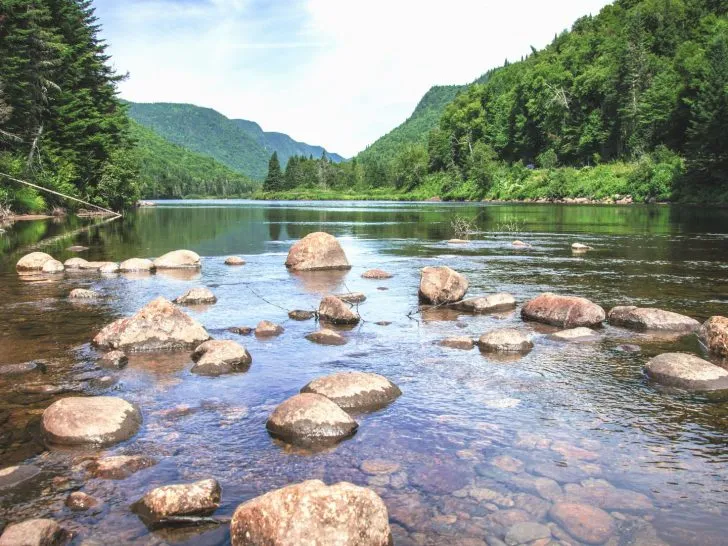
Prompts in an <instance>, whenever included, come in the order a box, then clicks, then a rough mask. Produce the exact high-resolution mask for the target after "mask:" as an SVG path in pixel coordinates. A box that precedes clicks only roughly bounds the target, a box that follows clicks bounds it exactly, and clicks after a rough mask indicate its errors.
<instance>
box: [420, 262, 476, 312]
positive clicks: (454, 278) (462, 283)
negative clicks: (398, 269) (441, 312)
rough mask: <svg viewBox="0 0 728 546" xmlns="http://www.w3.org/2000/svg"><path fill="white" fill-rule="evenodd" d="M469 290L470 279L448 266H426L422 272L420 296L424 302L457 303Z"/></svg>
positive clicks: (438, 303) (436, 303) (435, 303)
mask: <svg viewBox="0 0 728 546" xmlns="http://www.w3.org/2000/svg"><path fill="white" fill-rule="evenodd" d="M467 291H468V280H467V279H466V278H465V277H464V276H463V275H461V274H460V273H458V272H457V271H455V270H454V269H450V268H449V267H447V266H440V267H425V268H423V269H422V271H421V272H420V289H419V298H420V301H422V302H424V303H429V304H432V305H441V304H447V303H455V302H456V301H460V300H461V299H463V296H465V293H466V292H467Z"/></svg>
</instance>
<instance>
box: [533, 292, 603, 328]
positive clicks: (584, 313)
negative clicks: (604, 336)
mask: <svg viewBox="0 0 728 546" xmlns="http://www.w3.org/2000/svg"><path fill="white" fill-rule="evenodd" d="M521 316H522V317H523V318H524V319H525V320H533V321H536V322H543V323H545V324H552V325H554V326H561V327H562V328H576V327H579V326H586V327H593V326H597V325H599V324H601V323H602V322H604V319H605V317H606V315H605V313H604V309H602V308H601V307H599V306H598V305H597V304H595V303H593V302H591V301H589V300H588V299H586V298H580V297H576V296H560V295H557V294H553V293H551V292H546V293H543V294H541V295H540V296H537V297H535V298H534V299H532V300H531V301H529V302H527V303H526V305H524V306H523V309H521Z"/></svg>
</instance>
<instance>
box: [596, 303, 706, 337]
mask: <svg viewBox="0 0 728 546" xmlns="http://www.w3.org/2000/svg"><path fill="white" fill-rule="evenodd" d="M608 318H609V323H610V324H613V325H615V326H624V327H625V328H631V329H634V330H658V331H664V332H694V331H695V330H697V329H698V328H699V327H700V323H699V322H698V321H697V320H695V319H692V318H690V317H686V316H685V315H680V314H678V313H673V312H672V311H663V310H662V309H656V308H654V307H635V306H634V305H626V306H618V307H614V308H613V309H612V310H611V311H609V317H608Z"/></svg>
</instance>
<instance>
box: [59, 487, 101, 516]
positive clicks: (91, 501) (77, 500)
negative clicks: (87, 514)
mask: <svg viewBox="0 0 728 546" xmlns="http://www.w3.org/2000/svg"><path fill="white" fill-rule="evenodd" d="M98 504H99V501H98V499H96V498H94V497H92V496H91V495H88V494H86V493H84V492H82V491H74V492H73V493H71V494H70V495H68V497H66V506H68V507H69V508H70V509H71V510H73V511H74V512H82V511H84V510H88V509H90V508H93V507H94V506H97V505H98Z"/></svg>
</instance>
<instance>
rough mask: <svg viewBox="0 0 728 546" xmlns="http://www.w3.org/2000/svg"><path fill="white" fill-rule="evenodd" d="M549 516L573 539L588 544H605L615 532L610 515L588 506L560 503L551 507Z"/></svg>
mask: <svg viewBox="0 0 728 546" xmlns="http://www.w3.org/2000/svg"><path fill="white" fill-rule="evenodd" d="M549 515H550V516H551V518H552V519H553V520H554V521H556V522H557V523H558V524H559V525H561V526H562V527H563V528H564V529H565V530H566V532H568V533H569V534H570V535H571V536H572V537H574V538H575V539H576V540H580V541H582V542H585V543H586V544H604V543H605V542H607V540H609V538H610V537H611V536H612V535H613V534H614V531H615V525H614V520H613V519H612V517H611V516H610V515H609V514H607V513H606V512H605V511H604V510H601V509H600V508H596V507H594V506H589V505H587V504H578V503H568V502H559V503H556V504H554V505H553V506H552V507H551V510H550V511H549Z"/></svg>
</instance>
